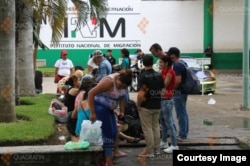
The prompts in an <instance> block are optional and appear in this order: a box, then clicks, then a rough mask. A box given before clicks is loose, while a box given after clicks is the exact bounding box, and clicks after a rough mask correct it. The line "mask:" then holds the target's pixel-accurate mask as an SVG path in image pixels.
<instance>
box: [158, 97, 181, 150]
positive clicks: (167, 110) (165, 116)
mask: <svg viewBox="0 0 250 166" xmlns="http://www.w3.org/2000/svg"><path fill="white" fill-rule="evenodd" d="M173 107H174V101H173V99H170V100H162V101H161V112H160V122H161V127H162V130H161V132H162V133H161V134H162V141H163V142H167V134H169V135H170V138H171V144H172V145H173V146H176V145H177V140H176V133H175V126H174V118H173V114H172V110H173Z"/></svg>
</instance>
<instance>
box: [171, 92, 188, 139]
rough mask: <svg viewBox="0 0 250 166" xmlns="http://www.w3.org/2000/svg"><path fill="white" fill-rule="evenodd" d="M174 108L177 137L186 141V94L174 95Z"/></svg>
mask: <svg viewBox="0 0 250 166" xmlns="http://www.w3.org/2000/svg"><path fill="white" fill-rule="evenodd" d="M173 99H174V106H175V111H176V116H177V120H178V124H179V134H178V135H179V137H181V138H183V139H186V138H187V137H188V130H189V120H188V113H187V109H186V105H187V94H175V95H174V98H173Z"/></svg>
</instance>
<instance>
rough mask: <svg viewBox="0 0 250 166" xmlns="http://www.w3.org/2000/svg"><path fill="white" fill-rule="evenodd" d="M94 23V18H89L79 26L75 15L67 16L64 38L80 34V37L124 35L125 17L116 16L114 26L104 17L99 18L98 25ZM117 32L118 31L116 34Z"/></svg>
mask: <svg viewBox="0 0 250 166" xmlns="http://www.w3.org/2000/svg"><path fill="white" fill-rule="evenodd" d="M69 16H70V15H69ZM112 20H113V19H112ZM96 23H97V21H96V18H91V19H90V21H88V22H87V23H86V24H85V26H84V25H81V26H80V27H77V17H74V16H73V17H71V18H70V17H67V18H65V20H64V38H69V37H70V38H78V37H80V36H81V37H82V38H114V37H116V36H118V37H119V38H125V37H126V32H125V29H126V21H125V18H118V20H117V22H116V23H115V25H114V26H112V25H111V24H110V23H109V22H108V20H107V19H106V18H101V19H100V25H97V24H96ZM118 32H120V33H119V34H118ZM69 34H70V36H69Z"/></svg>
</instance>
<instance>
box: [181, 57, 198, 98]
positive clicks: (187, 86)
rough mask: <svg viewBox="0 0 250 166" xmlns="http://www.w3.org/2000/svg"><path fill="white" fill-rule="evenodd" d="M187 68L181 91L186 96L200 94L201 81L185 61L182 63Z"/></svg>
mask: <svg viewBox="0 0 250 166" xmlns="http://www.w3.org/2000/svg"><path fill="white" fill-rule="evenodd" d="M180 63H182V64H183V65H184V66H185V69H186V72H185V79H184V81H183V82H182V83H181V89H182V90H183V91H184V92H185V93H186V94H200V87H201V84H200V81H199V79H198V77H197V76H196V75H195V73H194V72H193V71H192V70H191V68H189V67H188V66H187V65H186V64H185V63H184V62H183V61H180Z"/></svg>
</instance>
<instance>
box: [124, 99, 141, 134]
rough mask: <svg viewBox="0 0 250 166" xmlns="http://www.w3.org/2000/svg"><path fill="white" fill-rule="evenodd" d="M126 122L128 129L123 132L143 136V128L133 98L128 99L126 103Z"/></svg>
mask: <svg viewBox="0 0 250 166" xmlns="http://www.w3.org/2000/svg"><path fill="white" fill-rule="evenodd" d="M123 120H124V123H126V124H128V129H127V130H126V131H124V132H123V133H124V134H126V135H128V136H131V137H141V135H142V133H143V132H142V128H141V121H140V118H139V113H138V110H137V107H136V104H135V102H134V101H133V100H128V101H127V102H126V104H125V113H124V119H123Z"/></svg>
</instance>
